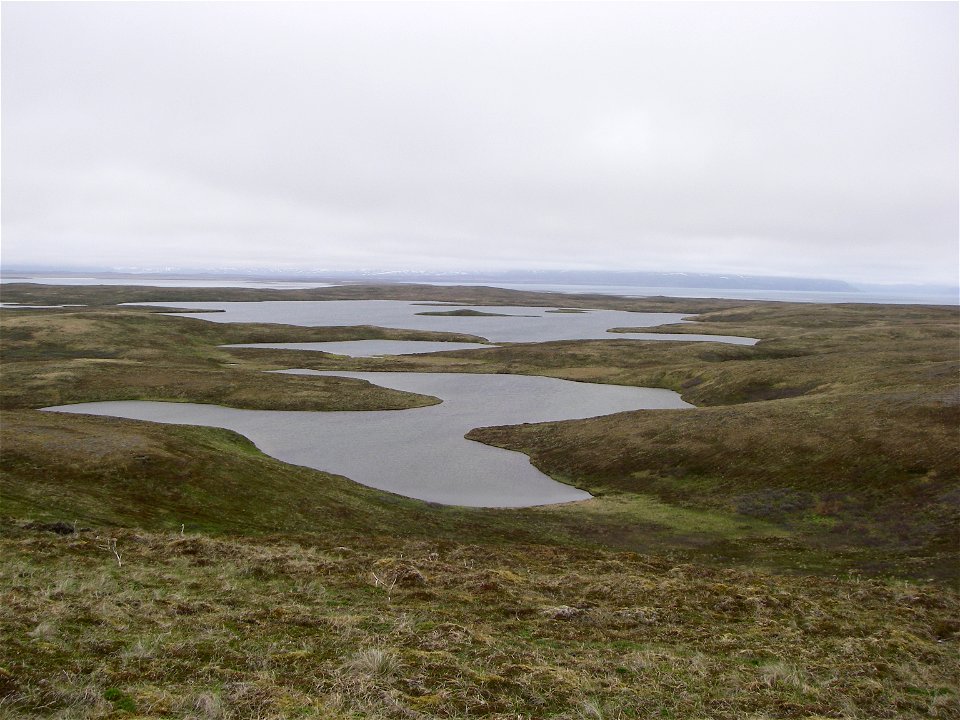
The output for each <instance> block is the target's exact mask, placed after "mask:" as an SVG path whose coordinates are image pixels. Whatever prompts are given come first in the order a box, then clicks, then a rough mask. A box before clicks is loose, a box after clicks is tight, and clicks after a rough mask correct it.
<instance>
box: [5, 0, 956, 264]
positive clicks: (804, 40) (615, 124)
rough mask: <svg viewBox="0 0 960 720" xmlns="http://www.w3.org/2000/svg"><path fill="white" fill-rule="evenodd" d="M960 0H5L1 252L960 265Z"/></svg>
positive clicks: (131, 260) (21, 259)
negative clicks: (731, 0)
mask: <svg viewBox="0 0 960 720" xmlns="http://www.w3.org/2000/svg"><path fill="white" fill-rule="evenodd" d="M957 10H958V5H957V4H956V3H953V2H943V3H913V2H906V3H895V2H894V3H837V4H833V3H819V2H818V3H782V4H780V3H743V4H725V3H703V4H701V3H662V4H661V3H610V4H607V3H600V2H590V3H582V4H581V3H543V2H540V3H526V4H513V3H422V4H406V3H385V4H380V3H349V4H346V3H345V4H340V3H291V4H282V3H273V2H271V3H264V4H260V3H211V4H205V3H179V2H177V3H156V4H154V3H102V4H93V3H91V4H87V3H79V2H78V3H72V2H71V3H62V4H61V3H26V2H24V3H20V2H18V3H9V2H8V3H4V4H3V8H2V63H3V64H2V121H3V125H2V142H3V147H2V166H3V167H2V171H3V176H2V184H3V187H2V195H3V197H2V200H3V206H2V231H3V238H2V242H3V244H2V262H3V265H4V266H5V267H11V266H14V265H19V266H25V265H35V266H39V265H45V266H50V265H61V266H63V267H67V266H81V265H84V266H91V265H102V266H112V267H131V266H135V267H140V268H161V267H178V268H220V267H232V268H235V267H244V268H253V267H258V266H268V267H275V268H294V267H305V268H328V269H357V268H378V269H431V270H464V269H480V270H492V269H506V268H576V269H625V270H627V269H628V270H669V271H684V270H687V271H702V272H744V273H753V274H777V275H802V276H818V277H830V278H842V279H847V280H854V281H857V280H860V281H903V282H954V283H955V282H956V281H957V273H958V270H957V266H958V192H960V190H958V126H960V120H958V82H960V80H958V30H957V28H958V18H957Z"/></svg>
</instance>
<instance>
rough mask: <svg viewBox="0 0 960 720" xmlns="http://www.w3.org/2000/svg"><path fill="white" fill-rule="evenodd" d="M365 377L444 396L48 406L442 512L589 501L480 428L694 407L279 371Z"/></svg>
mask: <svg viewBox="0 0 960 720" xmlns="http://www.w3.org/2000/svg"><path fill="white" fill-rule="evenodd" d="M278 372H282V373H288V374H296V375H334V376H341V377H351V378H360V379H362V380H368V381H370V382H372V383H375V384H377V385H380V386H383V387H388V388H394V389H397V390H404V391H408V392H415V393H421V394H424V395H432V396H434V397H438V398H441V399H442V401H443V402H442V403H440V404H439V405H433V406H430V407H424V408H414V409H410V410H382V411H363V412H361V411H358V412H289V411H269V410H236V409H233V408H225V407H220V406H216V405H200V404H194V403H165V402H144V401H122V402H99V403H82V404H78V405H60V406H56V407H49V408H44V409H45V410H48V411H56V412H68V413H84V414H91V415H109V416H114V417H123V418H130V419H135V420H149V421H153V422H161V423H178V424H187V425H203V426H209V427H221V428H227V429H229V430H233V431H235V432H238V433H240V434H241V435H244V436H246V437H248V438H249V439H250V440H252V441H253V442H254V443H256V445H257V447H259V448H260V450H262V451H263V452H264V453H266V454H268V455H271V456H273V457H275V458H277V459H279V460H283V461H284V462H288V463H292V464H295V465H304V466H307V467H312V468H316V469H318V470H325V471H327V472H331V473H336V474H340V475H345V476H346V477H348V478H350V479H352V480H354V481H356V482H359V483H361V484H363V485H368V486H370V487H374V488H378V489H380V490H386V491H389V492H393V493H397V494H400V495H405V496H407V497H412V498H418V499H420V500H427V501H430V502H436V503H443V504H447V505H466V506H472V507H527V506H533V505H547V504H552V503H564V502H572V501H576V500H585V499H588V498H589V497H590V494H589V493H587V492H585V491H583V490H578V489H577V488H574V487H571V486H569V485H565V484H562V483H559V482H556V481H554V480H552V479H551V478H549V477H547V476H546V475H544V474H543V473H541V472H539V471H538V470H537V469H536V468H534V467H533V466H532V465H531V464H530V462H529V460H528V458H527V456H526V455H523V454H521V453H517V452H511V451H508V450H502V449H500V448H494V447H489V446H487V445H483V444H481V443H477V442H472V441H470V440H466V439H465V438H464V437H463V436H464V434H465V433H466V432H468V431H469V430H471V429H473V428H476V427H484V426H491V425H511V424H517V423H524V422H546V421H551V420H570V419H574V418H587V417H594V416H598V415H607V414H611V413H616V412H623V411H627V410H640V409H650V410H656V409H684V408H690V407H693V406H692V405H689V404H688V403H686V402H684V401H683V400H681V399H680V396H679V395H678V394H677V393H675V392H672V391H670V390H660V389H652V388H635V387H624V386H618V385H598V384H592V383H578V382H571V381H568V380H556V379H553V378H544V377H529V376H522V375H479V374H469V373H390V372H386V373H372V372H340V371H316V370H282V371H278Z"/></svg>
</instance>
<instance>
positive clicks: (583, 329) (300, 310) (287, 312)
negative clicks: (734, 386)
mask: <svg viewBox="0 0 960 720" xmlns="http://www.w3.org/2000/svg"><path fill="white" fill-rule="evenodd" d="M136 304H137V305H140V306H143V305H147V306H153V307H176V308H184V309H189V310H210V311H212V312H209V313H203V312H191V313H170V314H171V315H180V316H181V317H190V318H199V319H202V320H209V321H211V322H221V323H230V322H242V323H283V324H287V325H304V326H310V327H345V326H355V325H375V326H377V327H383V328H393V329H407V330H431V331H436V332H454V333H467V334H469V335H476V336H479V337H482V338H486V339H487V340H489V341H490V342H492V343H506V342H511V343H524V342H550V341H552V340H616V339H621V340H622V339H635V340H661V341H663V340H682V341H685V342H696V341H710V342H724V343H733V344H737V345H753V344H755V343H756V342H757V340H756V338H744V337H736V336H730V335H692V334H691V335H686V334H684V335H680V334H674V335H664V334H659V333H628V334H619V333H616V334H615V333H610V332H607V331H608V330H609V329H610V328H614V327H656V326H659V325H670V324H675V323H684V318H685V317H687V316H686V315H683V314H681V313H635V312H625V311H622V310H588V311H586V312H558V309H559V308H545V307H524V306H507V307H503V306H488V305H482V306H480V305H436V304H425V303H416V302H406V301H400V300H320V301H315V300H277V301H264V302H176V303H136ZM457 310H472V311H476V312H483V313H491V314H492V313H497V314H496V315H486V316H476V315H473V316H457V315H424V314H423V313H437V312H441V313H442V312H450V311H457ZM261 347H267V346H261ZM310 349H316V350H322V349H323V348H321V347H319V346H315V347H312V348H310ZM416 352H422V351H419V350H418V351H416Z"/></svg>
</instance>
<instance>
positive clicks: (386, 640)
mask: <svg viewBox="0 0 960 720" xmlns="http://www.w3.org/2000/svg"><path fill="white" fill-rule="evenodd" d="M107 536H110V537H115V538H116V539H117V545H118V546H119V547H120V548H122V549H123V550H124V551H125V554H124V556H125V563H124V565H123V567H118V566H117V565H116V563H115V562H114V561H113V558H112V557H111V556H110V554H109V553H108V552H107V551H106V550H105V549H104V538H105V537H107ZM387 540H389V542H391V543H392V544H393V546H394V547H393V550H392V554H388V555H385V554H383V552H384V549H385V548H386V547H387V546H386V542H384V543H383V544H382V548H383V549H380V550H377V549H374V548H373V547H365V546H364V545H362V544H356V543H354V544H352V547H349V548H347V547H346V546H335V545H332V544H331V542H330V541H329V540H328V539H327V538H325V537H323V536H301V537H298V538H294V537H291V536H285V537H276V538H272V539H265V538H261V539H251V538H241V537H230V536H221V537H216V538H214V537H210V536H206V535H187V536H181V535H179V534H178V533H149V532H143V531H129V530H124V529H121V528H97V529H96V530H90V531H85V532H78V533H76V534H71V535H66V536H58V535H55V534H53V533H47V532H42V531H39V532H38V531H36V530H26V529H23V528H22V527H20V526H18V525H15V524H10V523H7V524H5V525H4V526H3V529H2V535H0V545H2V548H0V549H2V556H3V557H4V558H6V560H5V562H4V563H3V565H2V566H0V599H2V602H0V608H3V610H0V627H2V632H3V635H4V637H5V638H7V639H8V642H6V643H5V644H4V645H3V646H2V649H0V667H2V668H3V670H2V675H0V678H2V681H3V693H4V696H3V704H4V707H5V708H6V709H7V710H8V711H11V712H14V713H16V714H17V716H19V717H47V716H53V715H57V716H60V717H65V716H76V717H87V718H98V717H103V718H106V717H115V716H117V715H116V713H117V712H118V711H121V710H122V711H123V712H127V713H135V714H136V715H138V716H142V717H170V716H176V717H197V718H245V717H255V716H257V717H265V718H281V717H344V718H346V717H356V716H363V717H380V718H407V717H439V718H463V717H468V716H471V717H491V718H506V717H516V716H517V715H520V716H522V717H526V716H528V715H535V716H537V717H544V718H547V717H549V718H581V717H598V716H599V717H611V716H612V717H624V718H642V717H649V716H650V715H651V714H653V715H656V716H667V717H707V716H708V717H717V718H741V717H751V716H753V717H764V716H767V717H784V718H791V717H796V718H807V717H811V716H823V717H850V718H881V717H890V718H892V717H904V718H906V717H918V718H919V717H930V716H934V717H951V716H954V717H955V716H956V714H957V713H958V712H960V704H958V697H957V692H956V680H957V674H956V664H955V659H956V650H957V640H958V637H957V632H956V628H955V627H953V629H952V630H950V631H946V632H945V628H946V626H947V625H948V624H949V623H950V622H952V621H951V618H954V617H956V613H957V611H958V610H960V604H958V600H957V598H956V596H953V595H949V594H944V593H942V592H941V591H940V590H938V589H936V588H931V587H927V586H923V585H916V584H904V583H898V584H895V585H891V584H889V583H886V582H883V581H877V580H867V579H863V578H858V577H852V578H848V579H824V578H810V577H793V576H782V575H770V574H766V573H762V572H756V571H742V570H722V569H713V570H711V569H707V568H704V567H699V566H694V565H685V564H679V565H677V564H673V563H672V562H670V561H668V560H665V559H664V558H662V557H650V556H642V555H634V554H623V553H609V552H598V551H590V552H585V551H582V550H575V549H569V548H568V549H562V548H556V547H552V548H551V547H545V546H542V545H537V546H523V545H516V546H514V547H510V548H498V549H497V550H496V551H494V552H491V548H490V547H485V546H480V545H469V544H455V543H440V544H437V543H429V542H420V541H404V540H399V541H398V540H396V539H384V541H387ZM374 544H376V543H374ZM399 565H407V566H409V567H412V568H415V569H416V570H417V572H418V573H419V574H420V576H421V577H422V578H424V579H423V581H422V582H416V583H403V582H398V583H396V584H395V585H394V586H393V587H392V588H391V589H390V592H389V593H388V592H386V591H385V589H384V588H383V587H378V586H376V585H375V584H372V583H371V582H369V574H370V572H371V570H372V569H374V568H378V567H380V568H383V567H385V566H386V567H397V566H399ZM318 587H322V590H321V591H318ZM39 626H45V627H46V628H47V629H44V630H43V631H42V632H36V629H37V628H38V627H39ZM951 627H952V626H951ZM50 628H53V629H52V630H51V629H50Z"/></svg>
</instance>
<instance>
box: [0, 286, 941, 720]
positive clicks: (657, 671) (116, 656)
mask: <svg viewBox="0 0 960 720" xmlns="http://www.w3.org/2000/svg"><path fill="white" fill-rule="evenodd" d="M325 290H326V291H327V292H333V293H339V294H348V293H354V294H356V293H358V292H359V291H358V290H356V289H355V288H346V289H340V288H332V289H325ZM167 291H172V292H171V294H169V295H164V297H157V296H156V295H154V296H153V297H143V296H140V295H137V294H138V293H143V292H144V290H143V289H125V288H118V289H114V288H90V289H86V288H49V289H37V288H33V287H27V289H26V290H25V291H21V292H22V293H24V292H28V293H29V294H30V298H29V299H30V300H32V301H33V302H38V303H43V304H47V303H53V302H63V301H73V302H83V303H85V304H87V305H91V307H85V308H72V309H58V310H37V311H26V310H18V311H6V310H0V322H2V336H0V351H2V373H3V376H2V380H3V382H2V388H0V398H2V403H0V418H2V423H0V443H2V444H0V449H2V457H0V516H3V519H2V520H0V545H2V547H0V558H3V559H2V560H0V716H2V715H3V714H4V713H6V714H8V715H10V716H11V717H124V716H142V717H202V718H218V717H233V718H248V717H270V718H281V717H283V718H286V717H324V718H326V717H330V718H355V717H381V718H411V717H413V718H431V717H444V718H467V717H493V718H504V719H506V718H511V720H515V719H516V718H517V717H523V718H541V717H543V718H547V717H554V718H646V717H675V718H688V717H711V718H742V717H754V718H773V717H778V718H779V717H790V718H793V717H796V718H809V717H851V718H854V717H862V718H877V717H889V718H894V717H960V702H958V696H957V684H958V679H960V678H958V674H957V662H956V661H957V649H958V630H960V622H958V620H957V618H958V615H960V601H958V597H957V594H956V592H955V590H954V589H952V587H951V585H952V580H951V578H953V577H955V573H956V567H957V542H956V537H957V536H956V532H957V496H958V485H960V483H958V481H957V475H958V472H957V466H956V465H957V440H958V438H957V399H956V387H957V315H956V312H955V311H954V310H951V309H944V308H912V307H911V308H890V307H887V308H883V307H877V306H831V307H826V306H800V305H782V304H773V303H740V302H737V301H693V305H695V307H693V306H689V307H688V305H687V303H688V302H690V301H671V300H666V299H656V300H651V301H626V300H620V299H606V300H605V299H602V298H598V299H596V302H595V303H588V301H586V300H584V301H582V302H581V301H580V300H578V302H579V303H580V304H581V306H584V305H586V306H600V305H602V304H604V303H607V302H609V303H610V306H616V307H621V308H622V309H636V310H644V309H650V310H668V311H669V310H673V311H687V310H691V311H692V310H700V311H703V312H704V314H703V315H701V316H700V320H701V322H700V323H698V325H697V327H696V331H697V332H704V331H706V332H719V333H723V334H744V335H751V336H753V337H761V338H764V341H763V342H762V343H760V344H759V345H758V346H757V347H755V348H742V347H729V346H720V345H712V344H707V345H696V344H690V345H686V344H681V343H651V342H639V341H633V340H627V339H618V336H612V337H613V338H614V339H612V340H609V341H590V342H570V343H547V344H542V345H514V346H506V347H501V348H491V349H486V350H480V351H475V352H470V353H464V352H453V353H444V354H443V355H430V356H410V357H404V358H389V359H382V360H378V359H348V358H341V357H335V356H327V355H323V354H318V353H302V352H301V353H288V352H278V351H267V350H242V349H236V350H226V349H222V348H218V347H217V345H219V344H222V343H234V342H257V341H275V342H281V341H308V340H333V339H336V340H342V339H359V338H365V337H370V338H373V337H408V338H410V339H437V338H436V337H426V336H425V335H429V334H424V333H412V332H411V333H405V332H404V331H386V330H383V329H377V328H295V327H282V326H252V325H220V324H213V323H207V322H204V321H201V320H192V319H182V318H169V317H165V316H162V315H158V314H156V313H155V312H152V311H147V310H144V309H136V308H115V307H113V306H112V305H111V303H112V302H113V301H116V300H121V299H122V300H128V299H131V297H130V296H131V295H135V296H136V297H134V298H133V299H140V300H145V299H160V300H166V299H170V300H171V301H173V300H177V299H180V300H186V299H203V298H198V297H196V296H194V295H191V293H193V292H195V291H192V290H181V289H165V290H164V292H167ZM44 292H46V293H47V294H43V293H44ZM149 292H151V293H152V290H151V291H149ZM177 292H179V293H182V294H181V295H176V293H177ZM236 292H240V293H243V292H251V294H255V293H262V292H263V291H236ZM309 292H310V293H320V292H322V291H309ZM370 292H373V293H379V294H381V295H386V296H389V295H390V294H391V293H393V294H397V295H401V296H403V297H406V298H408V299H411V298H416V299H423V300H436V301H456V302H477V301H478V300H481V299H482V297H483V291H482V290H478V289H476V288H469V289H465V290H461V289H456V288H443V289H440V288H432V289H430V290H429V291H428V292H424V294H422V295H418V294H416V293H414V294H408V293H411V292H413V291H411V290H410V289H408V288H400V289H397V288H387V289H376V290H371V291H370ZM461 293H464V294H461ZM207 297H210V298H211V299H212V296H207ZM67 298H70V300H66V299H67ZM233 299H249V296H248V297H239V296H238V297H235V298H233ZM271 299H276V298H271ZM305 299H307V298H305ZM309 299H316V298H315V297H313V296H311V297H310V298H309ZM4 300H5V301H13V300H20V301H27V300H28V297H27V296H26V295H24V294H20V295H16V294H11V293H8V290H7V288H4ZM488 300H489V301H490V302H493V303H496V302H500V303H502V304H517V303H519V302H531V303H538V304H553V305H560V304H562V305H564V306H571V303H570V298H569V296H565V297H564V298H563V301H562V303H561V302H558V299H557V298H552V297H549V296H543V297H538V296H533V295H526V296H524V297H522V298H520V297H519V296H516V295H513V294H510V293H508V292H507V291H493V292H491V293H490V295H489V296H488ZM573 304H574V305H575V304H577V303H573ZM669 331H671V332H673V331H675V329H673V328H670V329H669ZM447 339H451V340H452V339H457V340H462V339H464V337H463V336H448V337H447ZM291 366H302V367H317V368H328V369H332V368H342V369H346V368H350V369H391V370H395V369H408V370H435V371H443V370H461V371H472V372H522V373H534V374H543V375H553V376H557V377H567V378H570V379H579V380H588V381H589V380H594V381H604V382H619V383H625V384H646V385H656V386H661V387H670V388H673V389H677V390H679V391H681V392H682V393H683V394H684V397H685V398H687V399H689V400H691V401H692V402H694V403H696V404H698V405H700V406H702V407H701V409H699V410H696V411H689V412H648V413H643V412H641V413H625V414H621V415H618V416H614V417H611V418H600V419H595V420H584V421H571V422H566V423H551V424H544V425H532V426H518V427H513V428H491V429H483V430H477V431H475V432H474V433H473V434H472V435H471V436H476V437H478V438H480V439H482V440H483V441H485V442H491V443H495V444H500V445H504V446H508V447H515V448H518V449H522V450H524V451H525V452H528V453H529V454H530V455H531V457H532V458H533V459H534V461H535V462H536V463H537V464H538V466H540V467H541V468H542V469H544V470H545V471H547V472H550V473H551V474H553V475H555V476H557V477H559V478H561V479H564V480H567V481H568V482H572V483H574V484H577V485H579V486H581V487H585V488H587V489H589V490H590V491H591V492H593V493H595V494H597V495H598V496H599V497H598V498H597V499H596V500H593V501H590V502H587V503H580V504H574V505H568V506H563V507H554V508H535V509H528V510H522V511H494V510H485V511H478V510H466V509H462V508H450V507H437V506H430V505H427V504H424V503H420V502H417V501H412V500H408V499H405V498H400V497H397V496H392V495H389V494H386V493H381V492H377V491H373V490H370V489H367V488H363V487H361V486H358V485H356V484H355V483H352V482H350V481H348V480H346V479H344V478H339V477H336V476H332V475H329V474H326V473H321V472H317V471H313V470H309V469H306V468H298V467H293V466H289V465H285V464H283V463H280V462H278V461H275V460H273V459H272V458H269V457H265V456H263V455H262V454H261V453H259V452H258V451H257V450H256V448H254V447H253V446H252V444H251V443H249V442H248V441H246V440H245V439H243V438H241V437H239V436H237V435H235V434H233V433H229V432H226V431H221V430H216V429H209V428H191V427H177V426H167V425H156V424H151V423H140V422H134V421H128V420H117V419H110V418H94V417H83V416H77V415H54V414H49V413H40V412H37V411H36V410H34V409H32V408H36V407H38V406H42V405H46V404H51V403H59V402H77V401H83V400H99V399H120V398H129V399H136V398H150V399H172V400H196V401H204V402H218V403H222V404H228V405H234V406H238V407H272V408H278V409H282V408H294V407H295V408H297V409H303V408H312V409H342V408H354V409H361V408H373V407H410V406H415V405H418V404H424V403H429V402H433V399H431V398H424V397H422V396H412V395H410V394H406V393H397V392H394V391H385V390H383V389H382V388H376V387H374V386H371V385H369V384H366V383H360V382H355V381H350V382H348V381H345V380H337V379H335V378H322V379H321V378H294V377H292V376H278V375H272V374H265V373H263V372H262V370H265V369H275V368H280V367H291ZM288 380H297V381H300V380H304V381H307V382H303V383H299V382H298V383H296V384H288V383H287V381H288ZM317 380H322V382H315V381H317ZM327 380H330V381H331V382H329V383H328V382H327ZM58 520H59V521H65V524H63V525H54V524H53V523H54V521H58ZM181 525H183V526H184V527H183V530H182V531H181ZM58 533H63V534H58ZM114 551H116V552H114ZM625 551H630V552H625ZM118 554H119V556H120V557H119V559H118V557H117V555H118ZM804 568H807V569H809V570H816V571H817V572H818V574H817V575H809V574H806V573H804V572H802V571H803V569H804ZM785 570H789V571H790V572H789V573H785V572H784V571H785ZM798 570H799V571H801V572H798ZM893 572H895V573H897V574H899V575H900V576H901V577H913V578H914V579H913V580H908V579H899V580H894V579H890V578H889V577H888V573H893ZM864 573H865V574H864ZM928 578H939V579H940V581H939V582H935V583H931V582H928V581H927V579H928ZM944 580H946V581H948V582H947V583H944V582H943V581H944Z"/></svg>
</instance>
